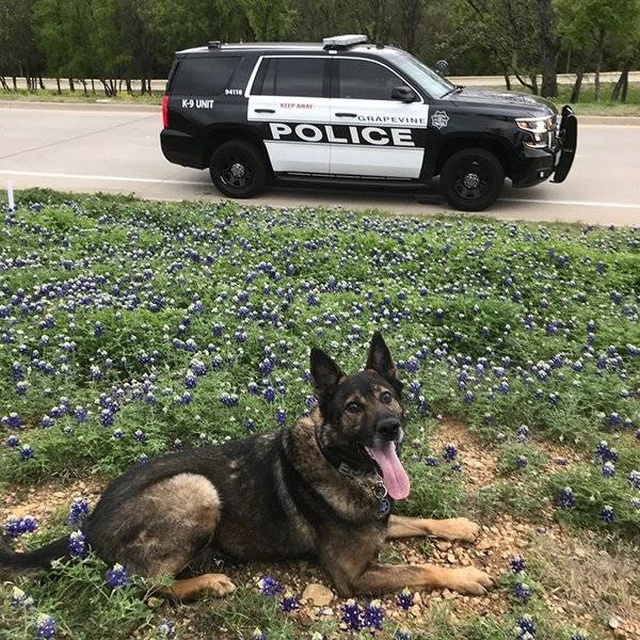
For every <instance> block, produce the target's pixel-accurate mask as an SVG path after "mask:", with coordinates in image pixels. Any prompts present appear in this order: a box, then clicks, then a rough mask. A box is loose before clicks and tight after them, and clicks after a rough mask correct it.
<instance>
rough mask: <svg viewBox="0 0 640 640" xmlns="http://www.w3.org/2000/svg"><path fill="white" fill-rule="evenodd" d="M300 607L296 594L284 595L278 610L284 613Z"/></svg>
mask: <svg viewBox="0 0 640 640" xmlns="http://www.w3.org/2000/svg"><path fill="white" fill-rule="evenodd" d="M299 608H300V600H298V598H297V597H296V596H285V597H284V598H282V602H281V603H280V610H281V611H283V612H284V613H289V612H290V611H295V610H296V609H299Z"/></svg>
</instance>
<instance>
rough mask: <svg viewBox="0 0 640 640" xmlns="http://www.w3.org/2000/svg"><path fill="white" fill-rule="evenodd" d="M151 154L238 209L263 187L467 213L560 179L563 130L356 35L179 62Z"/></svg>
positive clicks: (550, 116) (570, 122)
mask: <svg viewBox="0 0 640 640" xmlns="http://www.w3.org/2000/svg"><path fill="white" fill-rule="evenodd" d="M163 121H164V129H163V131H162V133H161V136H160V138H161V145H162V151H163V153H164V155H165V157H166V158H167V160H169V161H170V162H174V163H176V164H181V165H184V166H188V167H195V168H198V169H204V168H207V167H208V168H209V171H210V173H211V179H212V180H213V183H214V185H215V186H216V188H217V189H218V190H219V191H220V192H221V193H223V194H224V195H226V196H230V197H232V198H250V197H252V196H255V195H256V194H258V193H260V191H262V190H263V188H264V187H265V185H266V184H267V183H268V182H269V181H270V180H276V181H278V182H284V181H287V180H288V181H298V182H299V181H312V182H315V183H317V182H320V181H325V180H326V181H327V182H329V181H333V182H334V183H335V182H336V181H337V182H340V183H352V184H353V183H355V184H369V185H371V184H373V185H386V186H400V185H404V186H412V185H413V186H414V187H415V186H418V185H424V184H426V183H427V182H429V181H430V180H431V178H433V177H436V176H439V178H440V179H439V183H440V189H441V191H442V193H443V195H444V196H445V198H446V200H447V201H448V202H449V204H450V205H451V206H452V207H454V208H456V209H460V210H465V211H481V210H483V209H486V208H487V207H489V206H491V205H492V204H493V203H494V202H495V200H496V199H497V198H498V197H499V195H500V193H501V190H502V187H503V184H504V179H505V177H506V178H509V179H510V180H511V181H512V183H513V185H514V186H516V187H528V186H532V185H535V184H538V183H540V182H543V181H545V180H547V179H548V178H552V179H553V181H554V182H562V181H563V180H564V179H565V178H566V177H567V174H568V173H569V171H570V169H571V164H572V162H573V157H574V154H575V150H576V141H577V119H576V117H575V115H574V113H573V111H572V110H571V108H570V107H569V106H565V107H563V109H562V114H561V117H560V116H559V115H558V112H557V109H556V108H555V106H554V105H553V104H551V103H549V102H547V101H546V100H543V99H542V98H539V97H537V96H531V95H525V94H520V93H515V92H493V91H479V90H472V89H469V88H465V87H460V86H456V85H454V84H452V83H451V82H449V81H448V80H446V79H445V78H444V77H442V76H440V75H439V74H438V73H436V72H435V71H434V70H432V69H431V68H429V67H428V66H426V65H424V64H423V63H422V62H420V61H418V60H417V59H416V58H414V57H413V56H411V55H410V54H408V53H407V52H405V51H402V50H400V49H397V48H395V47H391V46H383V45H379V44H370V43H368V42H367V39H366V37H365V36H360V35H344V36H336V37H333V38H325V39H324V41H323V42H322V43H310V44H295V43H267V44H264V43H263V44H220V43H219V42H217V41H216V42H210V43H209V44H208V45H207V46H205V47H198V48H194V49H188V50H185V51H179V52H177V53H176V56H175V61H174V64H173V67H172V69H171V73H170V75H169V79H168V82H167V90H166V94H165V96H164V99H163Z"/></svg>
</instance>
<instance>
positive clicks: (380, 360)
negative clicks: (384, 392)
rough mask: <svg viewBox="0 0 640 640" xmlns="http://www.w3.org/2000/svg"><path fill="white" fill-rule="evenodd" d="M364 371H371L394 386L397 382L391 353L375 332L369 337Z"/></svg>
mask: <svg viewBox="0 0 640 640" xmlns="http://www.w3.org/2000/svg"><path fill="white" fill-rule="evenodd" d="M365 369H373V371H375V372H376V373H378V374H380V375H381V376H382V377H383V378H384V379H385V380H387V381H388V382H390V383H392V384H394V385H395V384H396V383H397V381H398V379H397V377H396V365H395V363H394V362H393V358H392V357H391V351H389V347H387V343H386V342H385V341H384V339H383V338H382V336H381V335H380V332H379V331H376V332H375V333H374V334H373V336H372V337H371V344H370V345H369V356H368V357H367V364H366V366H365Z"/></svg>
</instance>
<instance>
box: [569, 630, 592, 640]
mask: <svg viewBox="0 0 640 640" xmlns="http://www.w3.org/2000/svg"><path fill="white" fill-rule="evenodd" d="M569 640H589V636H588V635H587V634H586V633H584V632H583V631H576V632H575V633H573V634H571V638H570V639H569Z"/></svg>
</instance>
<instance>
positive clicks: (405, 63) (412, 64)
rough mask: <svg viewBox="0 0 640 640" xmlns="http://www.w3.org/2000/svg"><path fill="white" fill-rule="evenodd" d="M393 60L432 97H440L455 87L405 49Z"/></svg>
mask: <svg viewBox="0 0 640 640" xmlns="http://www.w3.org/2000/svg"><path fill="white" fill-rule="evenodd" d="M394 62H395V63H396V64H397V65H398V67H400V69H402V71H404V72H405V73H406V74H407V75H408V76H410V77H411V78H412V79H413V80H415V82H416V83H417V84H419V85H420V87H421V88H422V89H424V90H425V91H426V92H427V93H428V94H429V95H430V96H431V97H432V98H436V99H439V98H442V97H444V96H445V95H446V94H447V93H451V91H453V90H454V89H455V88H456V86H455V85H454V84H451V82H449V81H448V80H447V79H446V78H443V77H442V76H440V75H438V74H437V73H436V72H435V71H434V70H433V69H431V68H429V67H427V65H426V64H424V63H422V62H420V60H418V59H417V58H414V57H413V56H412V55H411V54H409V53H406V52H405V51H403V52H401V53H400V55H399V56H398V58H397V59H396V60H394Z"/></svg>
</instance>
